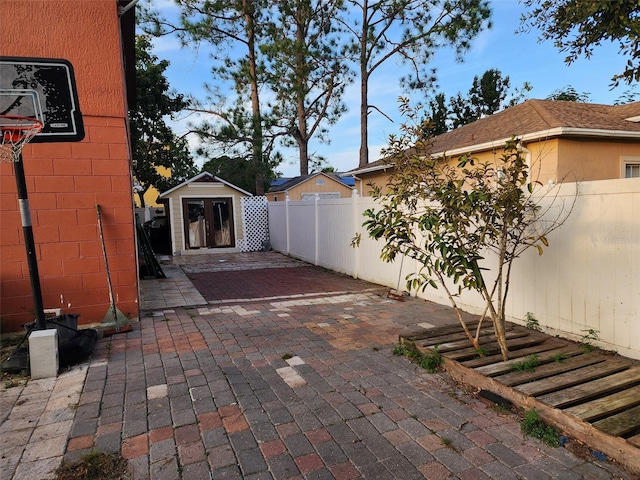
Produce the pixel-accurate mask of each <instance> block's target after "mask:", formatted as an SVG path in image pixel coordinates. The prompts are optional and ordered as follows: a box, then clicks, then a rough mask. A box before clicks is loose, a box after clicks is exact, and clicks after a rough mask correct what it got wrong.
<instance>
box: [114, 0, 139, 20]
mask: <svg viewBox="0 0 640 480" xmlns="http://www.w3.org/2000/svg"><path fill="white" fill-rule="evenodd" d="M138 1H139V0H131V1H130V2H129V3H127V4H126V5H125V6H119V7H118V15H119V16H122V15H124V14H125V13H127V12H128V11H129V10H131V9H132V8H133V7H135V5H136V3H138Z"/></svg>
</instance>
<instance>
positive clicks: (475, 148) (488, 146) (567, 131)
mask: <svg viewBox="0 0 640 480" xmlns="http://www.w3.org/2000/svg"><path fill="white" fill-rule="evenodd" d="M571 135H580V136H582V137H596V138H630V139H640V132H630V131H628V130H604V129H596V128H576V127H556V128H551V129H549V130H541V131H539V132H533V133H527V134H525V135H516V137H517V138H518V139H519V140H520V141H521V142H530V141H534V140H540V139H544V138H552V137H559V136H571ZM510 139H511V137H509V138H502V139H499V140H493V141H491V142H485V143H480V144H476V145H469V146H468V147H461V148H455V149H453V150H447V151H443V152H437V153H433V154H431V156H432V157H444V156H452V157H455V156H458V155H462V154H465V153H470V152H479V151H484V150H493V149H494V148H502V147H504V144H505V143H506V142H507V141H508V140H510ZM393 167H394V165H393V164H392V163H387V164H384V165H377V166H375V167H369V168H363V169H360V170H355V171H353V173H350V172H348V173H350V174H351V175H353V176H355V175H362V174H363V173H371V172H377V171H380V170H386V169H388V168H393Z"/></svg>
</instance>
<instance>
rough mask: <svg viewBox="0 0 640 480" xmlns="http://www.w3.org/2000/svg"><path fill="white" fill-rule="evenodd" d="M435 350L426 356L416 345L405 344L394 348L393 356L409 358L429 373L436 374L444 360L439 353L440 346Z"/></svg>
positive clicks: (399, 344)
mask: <svg viewBox="0 0 640 480" xmlns="http://www.w3.org/2000/svg"><path fill="white" fill-rule="evenodd" d="M433 350H434V351H433V352H432V353H429V354H427V355H424V354H422V353H421V352H420V351H419V350H418V348H417V347H416V344H415V343H413V342H403V343H398V344H397V345H396V346H395V347H393V354H394V355H396V356H399V357H407V358H409V359H410V360H411V361H412V362H414V363H416V364H418V365H419V366H420V367H422V368H424V369H425V370H426V371H427V372H429V373H436V371H437V370H438V367H440V365H442V363H443V362H444V359H443V358H442V355H440V352H439V351H438V345H436V346H435V347H434V349H433Z"/></svg>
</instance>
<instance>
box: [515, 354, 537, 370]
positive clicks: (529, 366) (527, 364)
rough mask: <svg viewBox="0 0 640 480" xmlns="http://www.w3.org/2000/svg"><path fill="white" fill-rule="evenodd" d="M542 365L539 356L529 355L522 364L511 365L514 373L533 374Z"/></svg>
mask: <svg viewBox="0 0 640 480" xmlns="http://www.w3.org/2000/svg"><path fill="white" fill-rule="evenodd" d="M538 365H540V360H539V359H538V355H529V356H528V357H526V358H525V359H524V360H522V361H521V362H513V363H512V364H511V371H512V372H533V371H535V369H536V367H537V366H538Z"/></svg>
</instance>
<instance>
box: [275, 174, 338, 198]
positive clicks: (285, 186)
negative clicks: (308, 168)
mask: <svg viewBox="0 0 640 480" xmlns="http://www.w3.org/2000/svg"><path fill="white" fill-rule="evenodd" d="M318 175H325V176H327V177H329V178H331V179H333V180H335V181H336V182H340V183H342V184H343V185H346V186H347V187H348V186H349V185H348V184H347V183H346V182H345V180H344V179H343V178H341V177H340V176H339V175H338V174H336V173H332V172H316V173H311V174H309V175H300V176H299V177H294V178H290V179H288V180H286V181H285V182H282V183H280V184H277V185H272V186H271V188H269V190H268V191H267V193H278V192H286V191H287V190H291V189H292V188H293V187H295V186H296V185H299V184H301V183H303V182H306V181H307V180H308V179H310V178H312V177H315V176H318Z"/></svg>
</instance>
